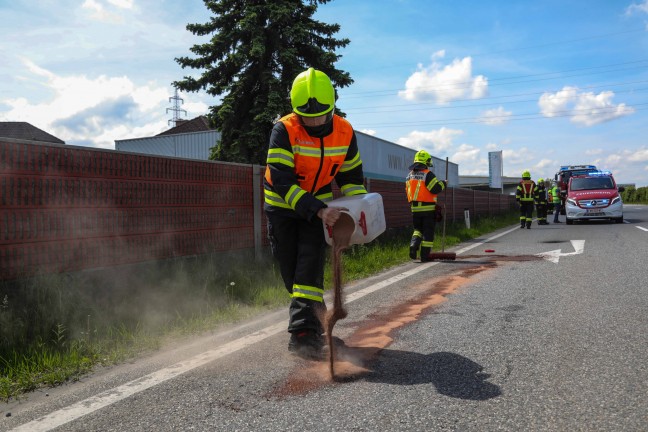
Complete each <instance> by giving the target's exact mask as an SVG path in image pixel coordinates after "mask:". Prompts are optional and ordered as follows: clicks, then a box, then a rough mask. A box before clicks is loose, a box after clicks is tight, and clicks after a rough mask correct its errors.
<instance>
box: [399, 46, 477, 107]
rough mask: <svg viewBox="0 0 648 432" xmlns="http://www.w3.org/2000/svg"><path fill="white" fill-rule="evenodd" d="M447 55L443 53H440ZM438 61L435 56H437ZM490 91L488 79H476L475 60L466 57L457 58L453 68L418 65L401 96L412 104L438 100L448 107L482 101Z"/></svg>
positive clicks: (440, 65) (434, 64) (439, 65)
mask: <svg viewBox="0 0 648 432" xmlns="http://www.w3.org/2000/svg"><path fill="white" fill-rule="evenodd" d="M438 53H443V54H445V52H443V51H438V52H437V53H435V56H438ZM433 58H434V56H433ZM487 92H488V79H487V78H485V77H484V76H483V75H478V76H476V77H473V76H472V59H471V58H470V57H464V58H463V59H461V60H459V59H455V60H453V62H452V63H451V64H449V65H446V66H443V65H442V64H440V63H437V62H436V61H433V62H432V64H431V65H430V66H429V67H428V68H424V67H423V65H421V64H419V65H418V70H417V71H416V72H414V73H413V74H412V75H411V76H410V77H409V78H408V79H407V81H406V82H405V90H401V91H399V92H398V95H399V96H400V97H401V98H403V99H405V100H408V101H435V102H436V103H438V104H447V103H449V102H451V101H453V100H457V99H463V98H471V99H478V98H481V97H483V96H485V95H486V94H487Z"/></svg>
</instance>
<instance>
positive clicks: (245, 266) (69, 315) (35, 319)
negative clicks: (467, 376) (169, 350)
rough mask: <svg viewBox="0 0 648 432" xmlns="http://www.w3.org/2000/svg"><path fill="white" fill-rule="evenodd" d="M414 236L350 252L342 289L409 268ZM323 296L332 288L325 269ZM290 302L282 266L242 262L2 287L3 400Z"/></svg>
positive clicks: (453, 228)
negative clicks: (398, 268) (404, 266)
mask: <svg viewBox="0 0 648 432" xmlns="http://www.w3.org/2000/svg"><path fill="white" fill-rule="evenodd" d="M518 220H519V215H518V214H517V213H515V214H513V213H511V214H509V215H506V216H500V217H492V218H482V219H480V220H476V221H473V223H472V225H473V226H472V228H471V229H466V228H465V226H464V222H463V220H462V221H460V222H456V223H449V224H448V226H447V227H446V241H445V248H446V249H448V248H451V247H452V246H454V245H456V244H458V243H460V242H462V241H465V240H469V239H472V238H475V237H479V236H481V235H483V234H485V233H488V232H491V231H494V230H496V229H499V228H502V227H505V226H509V225H512V224H516V223H517V222H518ZM441 231H442V229H441V224H438V225H437V238H436V239H435V247H434V250H435V251H439V250H440V249H441ZM411 232H412V231H411V230H410V229H404V230H403V229H401V230H393V231H390V232H387V233H384V234H382V235H381V236H380V237H378V238H377V239H376V240H374V241H373V242H372V243H371V244H368V245H354V246H352V247H350V248H349V249H347V250H346V251H345V252H344V254H343V257H342V259H343V266H344V281H345V282H350V281H353V280H358V279H362V278H365V277H368V276H371V275H373V274H376V273H378V272H380V271H383V270H386V269H388V268H391V267H393V266H395V265H398V264H402V263H405V262H409V261H410V259H409V256H408V250H409V240H410V236H411ZM329 258H330V257H329ZM325 288H326V289H330V288H331V268H330V265H329V260H327V264H326V269H325ZM289 301H290V298H289V296H288V293H287V292H286V289H285V288H284V287H283V283H282V281H281V278H280V276H279V272H278V269H277V267H276V264H275V263H274V262H273V261H272V260H271V259H270V258H264V259H262V260H261V261H260V262H259V261H255V260H254V257H253V256H251V255H250V254H246V253H241V254H235V255H228V256H227V257H223V256H217V257H214V256H211V257H201V258H194V259H183V260H177V261H170V262H163V263H154V264H146V265H138V266H133V267H132V268H127V269H120V270H119V271H115V270H106V271H95V272H80V273H75V274H62V275H42V276H39V277H36V278H32V279H28V280H21V281H17V282H11V283H2V284H0V342H1V345H0V400H4V401H9V400H11V399H17V398H20V397H21V396H22V395H24V394H25V393H28V392H30V391H33V390H35V389H38V388H43V387H54V386H57V385H60V384H62V383H65V382H71V381H75V380H78V379H79V378H80V377H82V376H83V375H84V374H87V373H89V372H91V371H92V370H93V368H95V367H97V366H100V365H102V366H110V365H114V364H118V363H120V362H123V361H126V360H128V359H132V358H136V357H137V356H140V355H142V354H143V353H148V352H152V351H155V350H157V349H160V347H162V346H164V344H165V343H167V342H169V341H171V340H173V339H175V338H181V337H186V336H187V335H198V334H200V333H203V332H205V331H210V330H211V331H213V330H214V329H218V328H219V327H220V326H223V325H225V324H233V323H236V322H240V321H242V320H245V319H247V318H250V317H253V316H255V315H258V314H260V313H263V312H264V311H268V310H273V309H277V308H283V307H287V305H288V304H289Z"/></svg>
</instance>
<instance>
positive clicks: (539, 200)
mask: <svg viewBox="0 0 648 432" xmlns="http://www.w3.org/2000/svg"><path fill="white" fill-rule="evenodd" d="M548 205H549V204H548V202H547V189H546V188H545V181H544V179H542V178H540V179H538V185H537V187H536V195H535V206H536V213H537V215H538V225H549V222H547V207H548Z"/></svg>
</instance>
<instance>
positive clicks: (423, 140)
mask: <svg viewBox="0 0 648 432" xmlns="http://www.w3.org/2000/svg"><path fill="white" fill-rule="evenodd" d="M461 134H463V131H462V130H458V129H449V128H446V127H442V128H441V129H438V130H432V131H429V132H421V131H412V132H410V133H409V134H408V135H407V136H405V137H402V138H398V140H396V142H397V143H398V144H400V145H402V146H405V147H409V148H411V149H414V150H422V149H423V150H427V151H429V152H430V153H432V154H435V153H436V154H439V153H447V152H448V151H449V150H450V149H451V148H452V146H453V140H454V138H455V137H457V136H459V135H461Z"/></svg>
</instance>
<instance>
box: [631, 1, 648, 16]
mask: <svg viewBox="0 0 648 432" xmlns="http://www.w3.org/2000/svg"><path fill="white" fill-rule="evenodd" d="M635 13H648V0H644V1H643V2H641V3H633V4H631V5H630V6H628V7H627V9H626V15H633V14H635Z"/></svg>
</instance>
